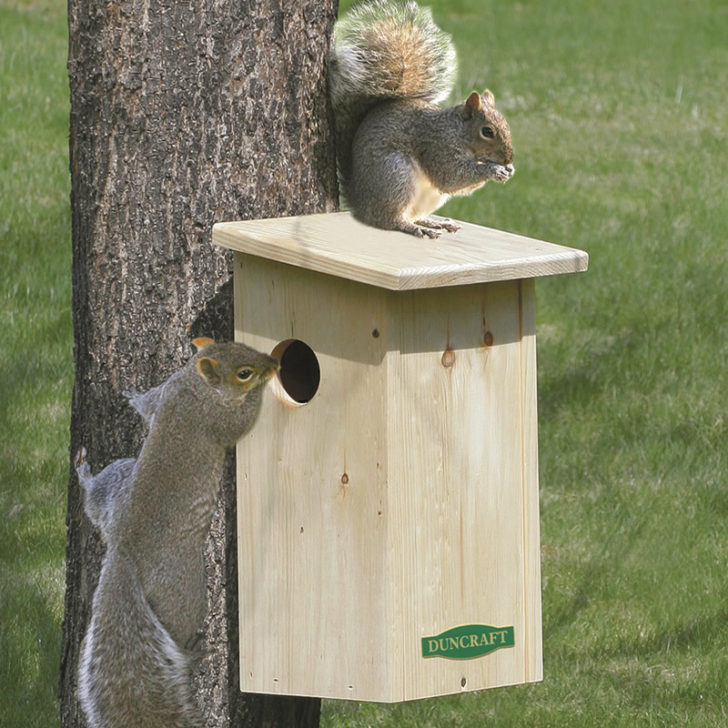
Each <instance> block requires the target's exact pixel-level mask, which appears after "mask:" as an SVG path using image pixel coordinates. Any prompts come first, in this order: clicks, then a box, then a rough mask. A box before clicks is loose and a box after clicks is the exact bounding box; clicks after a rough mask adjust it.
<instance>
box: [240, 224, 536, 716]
mask: <svg viewBox="0 0 728 728" xmlns="http://www.w3.org/2000/svg"><path fill="white" fill-rule="evenodd" d="M385 235H386V236H387V237H388V238H390V239H391V237H390V235H396V234H394V233H392V234H389V233H385ZM397 240H399V236H397ZM418 242H421V241H418ZM235 258H236V260H235V292H236V293H235V320H236V338H238V339H239V340H243V341H245V342H246V343H247V344H249V345H251V346H254V347H256V348H259V349H262V350H266V351H271V350H272V349H273V348H274V347H275V345H276V344H277V343H279V342H280V341H282V340H284V339H287V338H297V339H300V340H302V341H304V342H305V343H306V344H308V345H309V346H310V347H311V348H312V349H313V350H314V352H315V353H316V356H317V358H318V361H319V365H320V370H321V381H320V387H319V391H318V392H317V394H316V395H315V396H314V397H313V399H312V400H311V401H310V402H309V403H308V404H306V405H304V406H300V407H292V406H290V404H286V403H285V401H283V399H279V398H278V397H276V396H275V394H274V392H270V393H269V394H268V397H267V400H266V402H265V403H264V406H263V411H262V412H261V416H260V419H259V421H258V423H257V425H256V427H255V428H254V430H253V431H252V433H251V434H250V435H249V436H247V437H246V438H244V439H243V440H242V441H241V442H240V443H239V445H238V514H239V537H238V538H239V540H238V544H239V564H240V600H241V601H240V645H241V661H240V665H241V687H242V689H243V690H248V691H254V692H261V693H281V694H294V695H317V696H323V697H332V698H350V699H356V700H374V701H386V702H392V701H401V700H410V699H415V698H420V697H425V696H432V695H440V694H446V693H453V692H463V691H470V690H478V689H482V688H486V687H495V686H499V685H508V684H514V683H522V682H529V681H533V680H539V679H540V678H541V674H542V668H541V623H540V610H541V602H540V572H539V533H538V467H537V451H536V442H537V439H536V370H535V366H536V359H535V354H536V350H535V330H534V303H533V297H534V294H533V290H534V286H533V281H528V280H526V281H519V280H511V281H502V282H493V283H480V284H477V285H468V286H456V287H452V286H448V287H438V288H432V289H423V290H412V291H390V290H387V289H386V288H381V287H375V286H371V285H365V284H363V283H360V282H353V281H350V280H347V279H346V278H340V277H336V276H332V275H326V274H324V273H321V272H317V271H315V270H309V269H306V268H299V267H295V266H292V265H287V264H285V263H281V262H277V261H275V260H273V261H270V260H266V259H264V258H262V257H259V256H257V255H244V254H237V255H236V256H235ZM470 623H483V624H491V625H494V626H505V625H509V626H511V625H512V626H513V627H514V632H515V635H516V644H515V646H514V647H509V648H504V649H501V650H498V651H496V652H493V653H491V654H489V655H486V656H483V657H480V658H477V659H471V660H468V661H453V660H446V659H443V658H428V659H424V658H423V657H422V653H421V638H422V637H424V636H429V635H435V634H438V633H440V632H442V631H444V630H446V629H449V628H451V627H454V626H458V625H461V624H470Z"/></svg>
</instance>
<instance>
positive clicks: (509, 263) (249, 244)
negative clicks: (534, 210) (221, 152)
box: [212, 212, 589, 290]
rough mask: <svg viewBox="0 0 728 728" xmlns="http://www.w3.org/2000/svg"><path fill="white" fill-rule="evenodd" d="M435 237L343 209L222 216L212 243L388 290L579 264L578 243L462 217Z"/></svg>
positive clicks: (530, 274)
mask: <svg viewBox="0 0 728 728" xmlns="http://www.w3.org/2000/svg"><path fill="white" fill-rule="evenodd" d="M460 224H461V225H462V229H461V230H459V231H458V232H457V233H443V235H442V237H440V238H438V239H436V240H430V239H428V238H424V239H423V238H415V237H414V236H412V235H407V234H404V233H400V232H394V231H390V230H378V229H376V228H372V227H369V226H366V225H363V224H361V223H359V222H357V221H356V220H354V218H353V217H352V216H351V214H350V213H348V212H341V213H327V214H319V215H306V216H300V217H283V218H275V219H267V220H246V221H240V222H223V223H218V224H216V225H215V226H214V227H213V233H212V240H213V243H215V244H217V245H221V246H224V247H227V248H231V249H232V250H236V251H239V252H243V253H248V254H251V255H256V256H260V257H264V258H267V259H270V260H276V261H278V262H282V263H288V264H290V265H294V266H298V267H302V268H307V269H309V270H315V271H319V272H322V273H328V274H331V275H335V276H338V277H341V278H346V279H349V280H353V281H358V282H361V283H368V284H371V285H375V286H380V287H382V288H387V289H389V290H410V289H418V288H435V287H442V286H454V285H463V284H471V283H483V282H490V281H500V280H513V279H519V278H534V277H539V276H547V275H556V274H561V273H576V272H579V271H584V270H586V268H587V265H588V260H589V258H588V255H587V254H586V253H585V252H584V251H581V250H577V249H575V248H569V247H565V246H561V245H555V244H553V243H548V242H544V241H541V240H536V239H534V238H529V237H525V236H522V235H516V234H513V233H508V232H503V231H501V230H494V229H491V228H486V227H482V226H479V225H473V224H471V223H466V222H460Z"/></svg>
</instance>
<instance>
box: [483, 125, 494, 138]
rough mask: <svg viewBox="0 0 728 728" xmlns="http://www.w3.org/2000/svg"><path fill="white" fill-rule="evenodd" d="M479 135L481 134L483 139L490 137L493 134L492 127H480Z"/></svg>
mask: <svg viewBox="0 0 728 728" xmlns="http://www.w3.org/2000/svg"><path fill="white" fill-rule="evenodd" d="M480 136H482V137H483V139H492V138H493V137H494V136H495V133H494V132H493V127H492V126H484V127H481V129H480Z"/></svg>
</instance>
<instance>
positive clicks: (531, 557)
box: [387, 281, 541, 700]
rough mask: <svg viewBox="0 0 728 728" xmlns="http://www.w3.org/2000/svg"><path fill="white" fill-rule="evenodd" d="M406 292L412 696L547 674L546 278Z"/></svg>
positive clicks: (399, 482) (402, 518)
mask: <svg viewBox="0 0 728 728" xmlns="http://www.w3.org/2000/svg"><path fill="white" fill-rule="evenodd" d="M396 300H397V304H398V305H397V306H396V307H394V308H392V320H391V322H390V325H389V335H390V337H392V336H396V337H398V338H399V341H398V342H397V347H396V348H397V349H398V350H399V356H397V357H392V358H390V359H388V362H389V365H390V366H389V372H388V397H387V399H388V401H389V404H390V406H389V410H388V422H387V426H388V442H389V443H390V444H389V451H388V454H389V460H388V472H389V477H390V483H391V485H390V492H391V500H390V508H391V513H390V514H389V522H390V523H391V524H396V530H393V532H392V534H391V552H390V553H391V569H390V572H391V573H392V574H396V575H397V578H396V579H395V578H393V582H392V583H393V586H392V594H391V596H390V599H391V601H392V603H395V602H396V603H397V604H398V609H397V611H396V613H395V614H396V617H395V619H396V622H397V633H398V634H399V635H400V640H399V645H398V647H397V650H398V653H399V655H400V657H401V666H402V669H401V670H400V671H399V672H398V673H397V675H398V680H399V683H398V684H397V686H396V687H397V691H401V692H400V696H401V697H400V699H404V700H409V699H415V698H420V697H425V696H431V695H441V694H446V693H454V692H461V691H468V690H478V689H482V688H487V687H496V686H499V685H507V684H515V683H522V682H529V681H534V680H539V679H541V621H540V603H541V592H540V571H539V552H540V547H539V528H538V476H537V440H536V409H535V407H536V390H535V386H536V379H535V375H536V361H535V333H534V317H533V281H506V282H501V283H490V284H478V285H472V286H460V287H457V288H445V289H437V290H429V291H427V290H426V291H413V292H406V293H403V294H397V299H396ZM461 628H463V629H461ZM465 628H467V629H465ZM491 628H495V629H494V630H493V631H490V630H491Z"/></svg>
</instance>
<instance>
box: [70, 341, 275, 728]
mask: <svg viewBox="0 0 728 728" xmlns="http://www.w3.org/2000/svg"><path fill="white" fill-rule="evenodd" d="M193 343H195V345H196V346H197V347H198V351H197V353H196V354H195V355H194V356H193V357H192V358H191V359H190V361H189V362H188V363H187V365H186V366H185V367H184V368H183V369H181V370H180V371H178V372H176V373H175V374H173V375H172V376H171V377H170V378H169V379H168V380H167V381H166V382H164V383H163V384H161V385H159V386H158V387H155V388H154V389H151V390H149V392H147V393H145V394H136V393H132V394H128V395H127V396H128V397H129V399H130V402H131V403H132V405H133V406H134V407H135V408H136V409H137V411H138V412H139V413H140V414H141V415H142V417H143V418H144V419H145V421H146V422H147V424H148V425H149V433H148V435H147V437H146V439H145V441H144V444H143V446H142V450H141V452H140V454H139V457H138V458H137V459H136V460H135V459H132V458H126V459H123V460H117V461H116V462H114V463H111V464H110V465H108V466H107V467H106V468H104V469H103V470H102V471H101V472H100V473H99V474H98V475H96V476H95V477H94V476H92V475H91V470H90V468H89V465H88V463H87V462H86V451H85V449H83V448H82V449H81V451H80V452H79V454H78V455H77V458H76V470H77V473H78V478H79V482H80V484H81V486H82V487H83V489H84V491H85V508H86V512H87V514H88V516H89V518H90V519H91V520H92V521H93V522H94V524H96V525H97V526H98V527H99V528H100V529H101V533H102V536H103V539H104V541H105V543H106V554H105V556H104V559H103V562H102V566H101V574H100V577H99V583H98V586H97V588H96V591H95V592H94V597H93V604H92V610H91V621H90V624H89V627H88V630H87V632H86V637H85V639H84V641H83V644H82V647H81V657H80V660H79V697H80V700H81V704H82V706H83V709H84V712H85V714H86V717H87V720H88V723H89V726H91V728H131V727H132V726H133V727H134V728H162V727H164V728H199V726H202V725H204V720H203V718H202V716H201V714H200V711H199V708H198V707H197V705H196V704H195V702H194V700H193V693H192V686H191V668H192V665H193V660H194V659H196V658H198V657H199V655H200V652H201V650H200V647H199V644H198V643H199V640H200V637H201V634H202V627H203V621H204V618H205V615H206V612H207V604H206V588H205V572H204V565H203V560H202V558H203V549H204V544H205V539H206V537H207V533H208V531H209V527H210V521H211V517H212V513H213V510H214V506H215V502H216V498H217V492H218V489H219V483H220V475H221V472H222V466H223V462H224V459H225V451H226V449H227V448H228V447H229V446H231V445H234V444H235V442H236V441H237V440H238V439H239V438H240V437H242V436H243V435H244V434H246V433H247V432H249V430H250V429H251V428H252V426H253V424H254V423H255V420H256V417H257V415H258V412H259V410H260V405H261V398H262V392H263V385H264V384H265V383H266V381H268V379H270V377H271V376H272V375H273V374H274V373H275V372H276V371H277V370H278V361H277V360H276V359H274V358H272V357H269V356H267V355H265V354H261V353H259V352H257V351H255V350H254V349H251V348H249V347H247V346H244V345H243V344H237V343H224V344H215V343H214V342H213V341H212V340H210V339H196V340H195V341H194V342H193Z"/></svg>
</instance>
